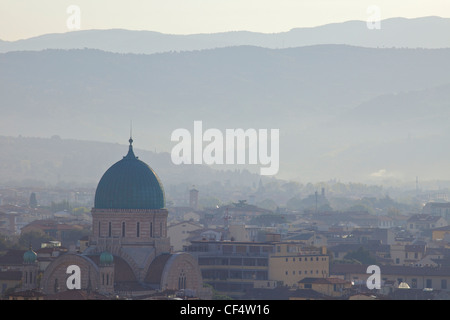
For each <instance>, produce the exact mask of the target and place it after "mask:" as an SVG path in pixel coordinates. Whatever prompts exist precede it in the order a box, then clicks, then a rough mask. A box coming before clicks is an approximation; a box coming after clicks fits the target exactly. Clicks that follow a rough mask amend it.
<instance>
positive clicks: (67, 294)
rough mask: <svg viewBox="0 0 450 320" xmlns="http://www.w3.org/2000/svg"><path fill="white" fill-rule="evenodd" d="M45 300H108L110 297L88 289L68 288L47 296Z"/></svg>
mask: <svg viewBox="0 0 450 320" xmlns="http://www.w3.org/2000/svg"><path fill="white" fill-rule="evenodd" d="M44 300H108V297H106V296H104V295H102V294H99V293H96V292H87V291H86V290H66V291H61V292H58V293H55V294H51V295H48V296H45V297H44Z"/></svg>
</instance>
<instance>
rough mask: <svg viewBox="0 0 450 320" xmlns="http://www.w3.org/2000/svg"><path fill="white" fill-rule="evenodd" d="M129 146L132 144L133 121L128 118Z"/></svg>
mask: <svg viewBox="0 0 450 320" xmlns="http://www.w3.org/2000/svg"><path fill="white" fill-rule="evenodd" d="M128 142H129V143H130V146H131V145H132V144H133V121H132V120H130V140H128Z"/></svg>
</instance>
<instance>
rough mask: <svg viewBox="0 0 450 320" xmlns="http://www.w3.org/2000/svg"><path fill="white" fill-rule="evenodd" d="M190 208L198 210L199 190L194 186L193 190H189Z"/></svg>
mask: <svg viewBox="0 0 450 320" xmlns="http://www.w3.org/2000/svg"><path fill="white" fill-rule="evenodd" d="M189 207H191V208H192V209H194V210H197V209H198V190H197V189H196V188H195V186H192V189H191V190H189Z"/></svg>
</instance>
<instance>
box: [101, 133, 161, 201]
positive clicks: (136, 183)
mask: <svg viewBox="0 0 450 320" xmlns="http://www.w3.org/2000/svg"><path fill="white" fill-rule="evenodd" d="M129 142H130V147H129V151H128V154H127V155H126V156H125V157H123V159H122V160H120V161H118V162H116V163H115V164H113V165H112V166H111V167H110V168H109V169H108V170H107V171H106V172H105V173H104V174H103V177H102V178H101V179H100V181H99V183H98V186H97V190H96V191H95V200H94V208H96V209H162V208H164V207H165V196H164V189H163V186H162V184H161V181H160V180H159V178H158V176H157V175H156V173H155V172H154V171H153V170H152V169H151V168H150V167H149V166H148V165H147V164H146V163H145V162H143V161H141V160H139V159H138V158H137V157H136V156H135V155H134V152H133V146H132V143H133V140H132V139H131V138H130V140H129Z"/></svg>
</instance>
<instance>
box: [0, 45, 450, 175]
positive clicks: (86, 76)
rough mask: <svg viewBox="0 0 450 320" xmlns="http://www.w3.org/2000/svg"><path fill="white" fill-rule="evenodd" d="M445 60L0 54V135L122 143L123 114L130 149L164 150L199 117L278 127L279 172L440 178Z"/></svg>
mask: <svg viewBox="0 0 450 320" xmlns="http://www.w3.org/2000/svg"><path fill="white" fill-rule="evenodd" d="M448 61H450V49H390V48H389V49H376V48H361V47H352V46H347V45H317V46H310V47H299V48H289V49H267V48H260V47H255V46H238V47H227V48H220V49H210V50H202V51H192V52H181V53H173V52H172V53H159V54H152V55H139V54H117V53H110V52H104V51H99V50H93V49H86V50H44V51H39V52H34V51H27V52H18V51H17V52H9V53H4V54H0V97H1V102H0V103H1V109H0V112H1V117H0V134H1V135H5V136H18V135H22V136H39V137H51V136H52V135H60V136H61V137H62V138H71V139H81V140H96V141H105V142H115V141H119V142H120V141H124V140H125V141H126V140H127V139H128V134H129V121H130V120H133V132H134V134H133V136H134V135H136V140H135V141H136V142H137V141H138V142H139V143H138V144H136V147H138V148H142V149H146V150H154V149H157V150H158V151H159V152H160V151H166V152H168V151H170V149H171V147H173V146H174V144H175V143H173V142H171V141H170V136H171V133H172V132H173V130H175V129H177V128H186V129H188V130H191V132H192V129H193V121H195V120H202V121H203V124H204V130H205V129H207V128H218V129H219V130H225V129H227V128H231V129H232V128H244V129H245V128H256V129H259V128H267V129H271V128H278V129H280V173H283V178H286V179H290V178H292V179H301V180H303V181H305V180H307V181H317V180H327V179H332V178H337V179H350V180H353V181H361V180H364V179H367V178H370V177H376V178H378V177H380V178H383V177H382V176H383V175H385V176H386V177H387V178H389V177H391V176H392V177H394V178H396V177H401V178H404V179H406V178H408V177H413V179H415V177H416V176H417V175H419V176H420V177H422V178H423V179H426V178H428V179H448V178H449V177H450V169H449V166H448V164H447V163H446V161H447V159H448V158H449V157H450V150H449V149H448V148H445V147H443V146H445V145H448V144H449V143H450V141H449V140H450V132H449V131H450V129H449V128H448V125H447V123H448V121H449V118H450V113H449V111H448V110H450V99H449V92H450V89H449V88H450V64H449V63H448ZM5 150H6V149H3V150H2V152H6V151H5ZM30 155H32V154H30ZM4 156H5V157H6V158H7V157H8V153H7V152H6V153H5V154H4ZM166 156H167V161H170V158H169V154H168V153H166ZM0 165H2V162H0ZM173 167H174V166H173ZM199 168H200V167H197V166H194V165H191V166H189V167H188V171H187V172H188V173H189V174H194V175H195V172H196V171H195V170H197V169H199ZM253 168H254V167H253ZM258 169H259V167H258ZM255 171H256V170H255ZM5 172H7V173H8V170H7V169H6V171H5ZM98 172H100V173H101V172H102V170H98ZM167 172H168V174H175V175H176V172H178V171H176V170H172V171H170V170H169V171H167ZM171 172H172V173H171ZM252 172H253V171H252ZM381 173H383V174H381ZM62 174H63V173H61V175H62ZM68 174H70V172H69V173H68ZM76 176H77V175H74V177H76Z"/></svg>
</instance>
